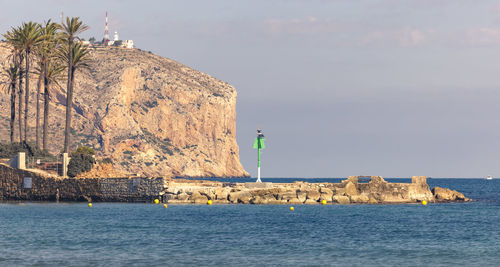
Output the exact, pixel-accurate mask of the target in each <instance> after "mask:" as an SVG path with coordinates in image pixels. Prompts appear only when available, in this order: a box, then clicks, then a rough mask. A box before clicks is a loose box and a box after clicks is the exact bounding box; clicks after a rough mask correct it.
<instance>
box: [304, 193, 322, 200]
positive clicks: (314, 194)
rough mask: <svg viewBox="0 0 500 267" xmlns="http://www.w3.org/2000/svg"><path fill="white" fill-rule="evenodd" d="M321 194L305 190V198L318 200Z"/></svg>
mask: <svg viewBox="0 0 500 267" xmlns="http://www.w3.org/2000/svg"><path fill="white" fill-rule="evenodd" d="M320 196H321V194H320V193H319V191H307V199H312V200H314V201H318V200H319V198H320Z"/></svg>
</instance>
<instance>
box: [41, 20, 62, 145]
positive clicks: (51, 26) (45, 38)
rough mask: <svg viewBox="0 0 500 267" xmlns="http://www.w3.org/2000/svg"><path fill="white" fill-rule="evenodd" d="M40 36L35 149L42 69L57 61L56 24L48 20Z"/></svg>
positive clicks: (57, 38)
mask: <svg viewBox="0 0 500 267" xmlns="http://www.w3.org/2000/svg"><path fill="white" fill-rule="evenodd" d="M40 35H41V38H42V42H40V43H39V44H38V47H37V49H36V50H35V54H36V61H37V68H36V70H37V72H36V74H38V84H37V93H36V128H35V135H36V138H35V139H36V147H37V148H39V147H40V89H41V86H42V85H44V84H45V76H44V75H45V74H44V69H45V65H46V64H47V63H48V62H49V61H50V60H57V58H55V55H56V53H55V51H56V48H57V46H58V44H59V37H58V34H57V24H56V23H54V22H51V20H50V19H49V20H48V21H46V22H45V23H44V25H43V26H42V27H41V30H40Z"/></svg>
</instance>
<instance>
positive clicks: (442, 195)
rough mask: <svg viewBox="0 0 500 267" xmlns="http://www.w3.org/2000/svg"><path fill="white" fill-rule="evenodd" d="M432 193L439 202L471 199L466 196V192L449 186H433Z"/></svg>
mask: <svg viewBox="0 0 500 267" xmlns="http://www.w3.org/2000/svg"><path fill="white" fill-rule="evenodd" d="M432 194H433V195H434V198H435V199H436V201H438V202H447V201H470V199H469V198H466V197H465V196H464V194H462V193H460V192H458V191H455V190H451V189H448V188H442V187H437V186H436V187H434V188H432Z"/></svg>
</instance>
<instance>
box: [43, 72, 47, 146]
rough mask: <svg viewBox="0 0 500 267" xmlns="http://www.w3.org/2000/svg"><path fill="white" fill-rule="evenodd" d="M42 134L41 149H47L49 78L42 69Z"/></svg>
mask: <svg viewBox="0 0 500 267" xmlns="http://www.w3.org/2000/svg"><path fill="white" fill-rule="evenodd" d="M43 98H44V101H43V136H42V149H43V150H47V149H48V147H47V135H48V131H49V79H48V78H47V74H46V73H45V70H44V78H43Z"/></svg>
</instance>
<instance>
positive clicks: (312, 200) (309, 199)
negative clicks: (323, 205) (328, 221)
mask: <svg viewBox="0 0 500 267" xmlns="http://www.w3.org/2000/svg"><path fill="white" fill-rule="evenodd" d="M304 204H318V201H317V200H314V199H311V198H308V199H306V201H304Z"/></svg>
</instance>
